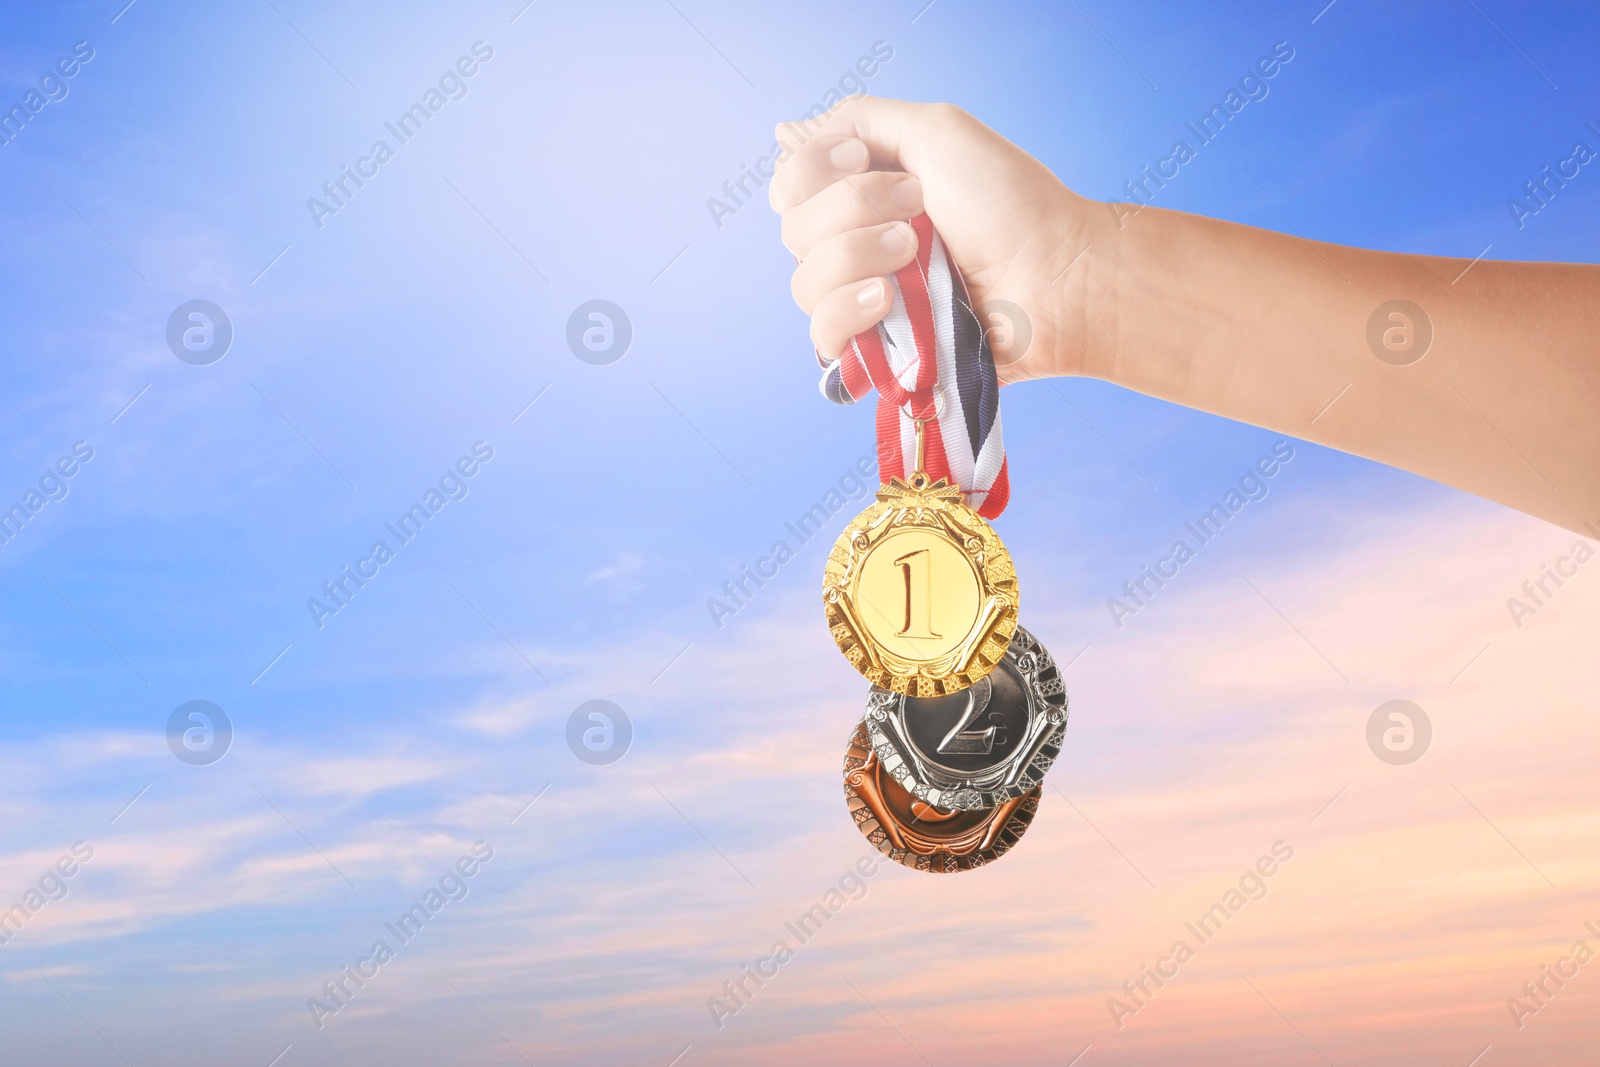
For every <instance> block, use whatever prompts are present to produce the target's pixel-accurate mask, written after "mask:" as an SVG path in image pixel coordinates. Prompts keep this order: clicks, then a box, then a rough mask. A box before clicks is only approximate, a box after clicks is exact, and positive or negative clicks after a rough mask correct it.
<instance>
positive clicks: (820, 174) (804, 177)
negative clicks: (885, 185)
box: [767, 133, 872, 212]
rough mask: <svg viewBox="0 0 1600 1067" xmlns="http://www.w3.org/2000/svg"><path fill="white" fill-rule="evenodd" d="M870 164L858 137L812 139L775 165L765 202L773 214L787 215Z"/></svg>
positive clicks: (870, 161) (868, 155)
mask: <svg viewBox="0 0 1600 1067" xmlns="http://www.w3.org/2000/svg"><path fill="white" fill-rule="evenodd" d="M871 163H872V154H871V153H870V152H869V151H868V150H867V146H866V145H865V144H863V143H862V142H861V140H860V139H859V138H857V137H854V136H851V135H850V134H848V133H845V134H839V135H837V136H826V137H824V136H818V137H813V138H811V139H810V140H808V141H806V142H805V143H804V144H802V145H800V146H798V147H797V148H795V149H793V150H792V151H791V152H789V153H788V154H787V155H786V156H785V157H784V158H783V160H782V162H780V163H779V164H778V166H777V169H776V171H775V172H774V173H773V176H772V183H771V184H770V185H768V186H767V200H768V202H769V203H770V204H771V205H772V209H773V210H774V211H779V212H782V211H787V210H789V209H790V208H792V207H794V206H795V205H796V204H800V203H803V202H805V201H806V200H809V199H810V198H811V197H812V196H814V195H816V194H817V193H818V192H819V191H821V190H823V189H826V188H827V187H828V186H830V185H832V184H833V183H834V182H836V181H838V180H839V179H840V178H843V177H845V176H846V175H850V174H861V173H863V172H864V171H866V170H867V168H868V167H869V166H871Z"/></svg>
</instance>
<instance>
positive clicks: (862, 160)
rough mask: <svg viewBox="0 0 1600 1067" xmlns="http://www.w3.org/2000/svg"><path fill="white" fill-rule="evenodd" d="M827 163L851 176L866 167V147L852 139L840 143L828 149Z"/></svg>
mask: <svg viewBox="0 0 1600 1067" xmlns="http://www.w3.org/2000/svg"><path fill="white" fill-rule="evenodd" d="M828 162H829V163H832V164H833V165H834V166H835V167H836V168H838V169H839V170H842V171H848V172H849V173H852V174H853V173H855V172H856V171H858V170H860V169H861V168H862V167H865V166H866V165H867V146H866V145H865V144H862V143H861V142H860V141H857V140H855V139H854V138H851V139H850V140H848V141H840V142H839V143H838V144H836V145H834V146H833V147H832V148H830V149H828Z"/></svg>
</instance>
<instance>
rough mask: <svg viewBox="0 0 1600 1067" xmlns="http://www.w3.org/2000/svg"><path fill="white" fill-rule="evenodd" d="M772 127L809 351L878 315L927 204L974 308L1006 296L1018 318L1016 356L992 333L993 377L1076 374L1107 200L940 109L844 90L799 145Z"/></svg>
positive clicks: (788, 130)
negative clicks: (1026, 333)
mask: <svg viewBox="0 0 1600 1067" xmlns="http://www.w3.org/2000/svg"><path fill="white" fill-rule="evenodd" d="M776 132H777V137H778V140H779V141H780V142H781V143H782V144H784V145H786V146H788V147H789V149H790V151H789V152H788V153H787V154H786V157H785V159H784V161H783V162H782V163H780V164H779V166H778V168H777V172H776V173H775V175H774V176H773V179H772V183H771V185H770V186H769V189H768V196H769V199H770V201H771V203H772V207H773V209H774V210H776V211H777V212H778V213H779V214H780V215H782V216H783V227H782V233H783V243H784V245H785V246H786V247H787V248H788V249H789V251H791V252H793V253H794V254H795V256H796V257H798V258H799V260H800V263H799V265H798V266H797V267H796V268H795V272H794V278H793V281H792V284H791V288H792V291H793V293H794V299H795V303H797V304H799V305H800V309H801V310H802V311H804V312H805V313H806V314H808V315H810V316H811V339H812V342H813V343H814V344H815V345H816V348H817V352H818V353H819V354H820V355H822V356H823V357H824V358H827V359H834V358H837V357H838V355H839V354H840V353H841V352H842V351H843V350H844V349H845V347H846V346H847V345H848V344H849V342H850V338H852V337H854V336H855V335H856V334H858V333H860V332H861V331H863V330H866V329H869V328H871V327H873V326H875V325H877V324H878V323H879V322H881V321H882V320H883V317H884V316H885V315H887V314H888V312H889V306H890V294H891V290H890V288H889V285H888V276H889V275H891V274H893V273H894V272H895V271H897V270H899V269H900V268H901V267H904V266H905V265H906V264H907V263H910V262H911V261H912V259H913V257H914V256H915V254H916V247H915V240H916V238H915V235H914V234H913V232H912V230H911V227H910V226H909V225H906V223H905V220H907V219H911V218H914V217H915V216H917V215H919V214H922V213H923V212H924V211H926V212H927V214H928V216H929V218H930V219H931V220H932V221H933V225H934V228H935V229H937V230H938V231H939V234H940V236H941V237H942V238H943V240H944V242H945V245H946V247H947V248H948V249H949V252H950V257H951V258H952V259H953V260H954V261H955V264H956V266H957V267H958V268H960V270H961V272H962V274H963V275H964V276H965V277H966V280H967V286H968V288H969V289H970V290H971V294H972V298H973V301H974V307H976V308H980V309H981V308H982V306H983V305H984V304H985V303H986V302H988V301H994V300H1005V301H1010V302H1011V303H1013V304H1016V305H1017V306H1018V307H1020V308H1021V309H1022V310H1023V313H1024V314H1025V315H1026V316H1027V317H1028V323H1029V326H1030V327H1031V333H1032V337H1031V340H1030V341H1029V343H1028V345H1027V347H1026V350H1024V351H1016V350H1015V347H1016V346H1014V345H1013V344H1012V340H1013V338H1014V336H1015V334H1014V331H1012V330H1010V329H1002V330H996V331H994V332H993V333H991V335H990V337H991V342H992V343H993V344H994V347H995V363H996V367H997V369H998V370H999V374H1000V380H1001V381H1002V382H1015V381H1022V380H1025V379H1028V378H1040V377H1045V376H1048V375H1057V374H1075V373H1081V372H1082V371H1083V369H1084V367H1085V364H1086V355H1087V351H1088V348H1089V347H1090V340H1089V333H1090V331H1089V315H1088V314H1087V309H1088V308H1089V306H1090V305H1089V302H1088V301H1087V299H1086V298H1085V294H1086V293H1087V292H1089V291H1090V290H1091V288H1092V286H1091V283H1090V282H1089V280H1088V274H1089V271H1090V268H1091V267H1092V266H1093V264H1094V262H1095V257H1092V256H1085V257H1083V258H1082V259H1079V258H1078V257H1079V256H1080V254H1081V253H1083V252H1084V250H1085V249H1087V248H1090V247H1092V246H1093V245H1094V244H1095V243H1096V242H1097V241H1098V242H1099V243H1100V245H1101V247H1102V248H1104V247H1105V246H1106V245H1107V244H1109V243H1111V242H1110V241H1109V237H1108V235H1107V231H1109V232H1110V233H1114V232H1115V229H1116V228H1115V226H1114V224H1113V220H1112V218H1111V216H1110V214H1109V213H1108V212H1107V211H1106V209H1105V208H1104V206H1102V205H1100V204H1098V203H1096V202H1094V201H1089V200H1085V199H1084V198H1082V197H1080V196H1077V195H1076V194H1074V193H1073V192H1071V191H1070V190H1069V189H1067V188H1066V186H1064V185H1062V184H1061V182H1060V181H1059V180H1057V178H1056V176H1055V175H1054V174H1051V173H1050V171H1049V170H1047V169H1046V168H1045V166H1044V165H1043V164H1041V163H1040V162H1039V161H1038V160H1036V159H1034V158H1033V157H1032V156H1030V155H1028V154H1027V153H1026V152H1024V151H1022V150H1021V149H1020V148H1018V147H1017V146H1016V145H1013V144H1012V143H1011V142H1010V141H1007V140H1006V139H1005V138H1004V137H1001V136H1000V135H999V134H997V133H995V132H994V131H993V130H991V129H989V128H988V127H987V126H985V125H983V123H981V122H979V121H978V120H976V119H974V118H973V117H972V116H970V115H968V114H967V113H966V112H964V111H962V110H960V109H959V108H956V107H953V106H951V105H949V104H912V103H905V102H903V101H898V100H882V99H878V98H876V97H852V98H850V99H849V100H846V101H844V102H843V103H841V104H839V105H838V106H837V107H835V108H834V110H833V111H832V112H831V113H830V114H829V115H827V116H826V118H824V119H823V120H822V122H821V125H820V127H818V128H816V129H815V131H814V132H813V133H811V135H810V136H809V138H808V139H806V140H805V141H804V143H803V144H801V143H799V142H800V139H801V137H803V136H804V129H803V128H802V127H799V126H798V125H797V124H789V123H786V124H784V125H780V126H779V127H777V131H776ZM1069 268H1070V269H1069ZM980 313H981V311H980ZM998 324H1000V325H1004V324H1003V323H998ZM996 325H997V322H995V321H987V322H985V323H984V327H985V329H992V328H993V327H995V326H996Z"/></svg>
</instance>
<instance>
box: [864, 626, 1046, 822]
mask: <svg viewBox="0 0 1600 1067" xmlns="http://www.w3.org/2000/svg"><path fill="white" fill-rule="evenodd" d="M864 721H865V724H866V727H867V734H868V738H869V741H870V743H871V745H872V749H873V751H874V752H875V753H876V754H877V756H878V759H879V761H880V762H881V763H882V765H883V770H884V773H885V774H887V775H888V776H889V777H891V778H893V779H894V780H895V781H896V782H898V783H899V784H900V786H901V788H903V789H904V790H905V791H906V792H908V793H910V794H911V795H912V796H913V797H915V798H916V799H918V800H920V801H922V802H923V803H925V804H928V805H931V806H932V807H935V808H938V809H941V810H943V811H981V810H985V809H988V808H994V807H998V806H999V805H1002V804H1004V803H1006V802H1007V801H1009V800H1015V799H1016V798H1018V797H1021V796H1024V795H1026V794H1027V793H1029V792H1031V791H1032V790H1034V789H1035V788H1037V787H1038V786H1039V785H1040V783H1041V782H1043V781H1044V776H1045V774H1046V772H1048V771H1049V770H1050V766H1051V764H1052V763H1054V762H1055V758H1056V756H1057V755H1058V754H1059V753H1060V751H1061V742H1062V739H1063V737H1064V736H1065V734H1066V729H1067V691H1066V686H1065V685H1064V684H1063V683H1062V681H1061V672H1060V670H1059V669H1058V668H1057V667H1056V663H1055V660H1053V659H1052V658H1051V657H1050V653H1049V652H1047V651H1045V649H1044V646H1043V645H1041V644H1039V642H1038V641H1037V640H1036V639H1035V638H1034V637H1033V635H1032V634H1030V633H1029V632H1028V631H1027V630H1025V629H1023V628H1022V627H1020V626H1019V627H1018V628H1017V632H1016V635H1015V636H1014V637H1012V639H1011V645H1010V647H1009V648H1007V649H1006V654H1005V658H1004V660H1002V661H1001V663H1000V665H999V667H997V668H996V669H995V670H994V671H993V672H992V673H991V674H989V675H988V676H986V677H985V678H983V679H981V680H980V681H979V682H977V683H976V684H974V685H972V686H970V687H968V688H967V689H965V690H963V691H962V692H959V693H953V694H949V695H946V696H937V697H913V696H906V695H904V694H899V693H891V692H888V691H886V690H883V689H874V690H873V691H872V692H871V693H870V694H869V695H868V697H867V711H866V718H865V720H864Z"/></svg>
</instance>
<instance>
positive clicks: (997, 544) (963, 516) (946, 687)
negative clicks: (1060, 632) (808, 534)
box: [822, 471, 1017, 697]
mask: <svg viewBox="0 0 1600 1067" xmlns="http://www.w3.org/2000/svg"><path fill="white" fill-rule="evenodd" d="M822 600H823V607H824V610H825V611H826V613H827V618H828V628H829V630H830V631H831V632H832V634H833V639H834V642H835V643H836V644H837V645H838V646H839V651H840V652H842V653H844V656H845V658H846V659H848V660H849V661H850V662H851V664H852V665H854V667H855V668H856V670H858V671H860V672H861V673H862V674H863V675H864V676H865V677H866V678H867V680H868V681H870V682H872V683H873V684H874V685H877V686H880V687H881V688H883V689H887V690H889V691H890V692H894V693H902V694H909V695H911V696H918V697H933V696H944V695H946V694H949V693H958V692H960V691H961V690H963V689H965V688H967V687H968V686H970V685H972V684H973V683H975V682H977V681H978V680H979V679H981V678H983V677H984V676H985V675H987V674H988V673H989V672H990V671H992V670H993V669H994V667H995V664H997V663H999V662H1000V660H1001V659H1002V658H1003V657H1004V655H1005V650H1006V646H1007V645H1008V644H1009V643H1010V641H1011V635H1012V634H1013V633H1014V632H1015V631H1016V628H1017V572H1016V568H1015V567H1014V566H1013V565H1012V563H1011V555H1010V553H1008V552H1007V551H1006V547H1005V545H1004V544H1003V543H1001V541H1000V536H999V535H998V534H996V533H995V532H994V529H993V528H992V527H991V526H990V525H989V524H988V523H987V522H985V521H984V520H983V518H982V516H980V515H979V514H978V513H977V512H976V511H974V510H973V509H972V508H970V507H969V506H967V504H966V502H965V501H964V500H963V499H962V493H961V490H960V489H959V488H957V487H955V486H952V485H950V484H949V483H948V482H946V481H944V480H942V479H941V480H940V481H938V482H937V483H933V484H929V480H928V476H927V475H926V474H923V473H922V472H920V471H918V472H917V473H916V474H914V475H912V478H911V481H910V482H904V481H901V480H900V479H899V478H894V479H891V481H890V482H889V484H888V485H887V486H885V487H883V488H882V489H880V490H879V491H878V501H877V503H875V504H873V505H871V506H870V507H868V508H867V509H866V510H865V511H863V512H862V513H861V514H860V515H857V516H856V517H855V518H854V519H853V520H851V522H850V524H849V525H848V526H846V527H845V528H844V532H843V533H841V534H840V535H839V539H838V541H836V542H835V543H834V546H833V551H832V552H831V553H829V555H828V563H827V566H826V567H825V568H824V570H823V576H822Z"/></svg>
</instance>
